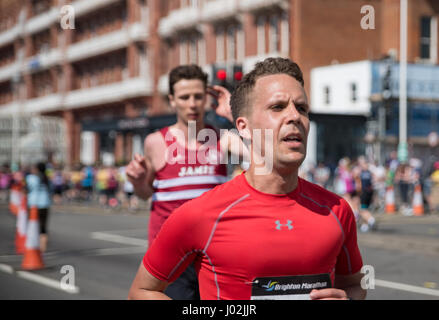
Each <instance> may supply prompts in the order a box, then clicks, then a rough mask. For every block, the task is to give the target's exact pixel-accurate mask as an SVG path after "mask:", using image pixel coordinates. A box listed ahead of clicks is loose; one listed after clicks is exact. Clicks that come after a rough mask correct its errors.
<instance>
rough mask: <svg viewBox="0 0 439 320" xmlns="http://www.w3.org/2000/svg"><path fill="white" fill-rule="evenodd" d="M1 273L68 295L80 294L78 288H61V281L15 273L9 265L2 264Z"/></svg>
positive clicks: (23, 272)
mask: <svg viewBox="0 0 439 320" xmlns="http://www.w3.org/2000/svg"><path fill="white" fill-rule="evenodd" d="M0 271H2V272H5V273H8V274H12V275H15V276H17V277H18V278H22V279H25V280H29V281H33V282H36V283H39V284H42V285H44V286H46V287H50V288H53V289H58V290H61V291H64V292H67V293H72V294H77V293H79V288H78V287H76V286H71V285H70V286H67V287H64V288H63V287H61V281H57V280H53V279H50V278H46V277H43V276H40V275H38V274H34V273H30V272H27V271H17V272H14V268H12V267H11V266H9V265H7V264H0Z"/></svg>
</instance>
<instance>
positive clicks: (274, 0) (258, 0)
mask: <svg viewBox="0 0 439 320" xmlns="http://www.w3.org/2000/svg"><path fill="white" fill-rule="evenodd" d="M288 5H289V4H288V1H287V0H240V1H239V9H241V10H243V11H258V10H262V9H265V8H270V7H273V6H279V7H281V8H282V9H286V8H288Z"/></svg>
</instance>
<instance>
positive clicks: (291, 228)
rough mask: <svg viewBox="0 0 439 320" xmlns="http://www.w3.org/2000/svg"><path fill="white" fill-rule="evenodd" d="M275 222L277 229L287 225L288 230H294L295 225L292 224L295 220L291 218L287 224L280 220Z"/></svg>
mask: <svg viewBox="0 0 439 320" xmlns="http://www.w3.org/2000/svg"><path fill="white" fill-rule="evenodd" d="M275 222H276V229H277V230H281V229H282V227H287V228H288V230H293V226H292V225H291V223H292V222H293V221H291V220H287V223H286V224H282V223H280V220H276V221H275Z"/></svg>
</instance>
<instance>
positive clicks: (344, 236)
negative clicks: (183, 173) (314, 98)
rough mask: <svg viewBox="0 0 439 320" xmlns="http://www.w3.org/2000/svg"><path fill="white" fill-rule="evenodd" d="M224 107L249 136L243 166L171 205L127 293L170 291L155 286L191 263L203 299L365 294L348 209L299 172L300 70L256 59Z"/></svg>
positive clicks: (303, 104) (305, 110)
mask: <svg viewBox="0 0 439 320" xmlns="http://www.w3.org/2000/svg"><path fill="white" fill-rule="evenodd" d="M231 107H232V113H233V118H234V120H235V124H236V127H237V129H238V131H239V132H240V134H241V136H242V137H243V138H244V139H247V140H250V141H251V147H252V157H251V162H250V167H249V169H248V170H247V171H246V172H245V173H243V174H241V175H239V176H237V177H236V178H234V179H233V180H231V181H229V182H227V183H225V184H223V185H220V186H218V187H216V188H214V189H213V190H211V191H209V192H206V193H205V194H203V195H202V196H201V197H199V198H197V199H195V200H192V201H189V202H187V203H185V204H184V205H183V206H181V207H180V208H178V209H177V210H175V212H174V213H173V214H172V215H171V216H170V218H169V219H168V220H167V221H166V222H165V224H164V225H163V227H162V229H161V231H160V233H159V234H158V236H157V238H156V240H155V241H154V243H153V244H152V246H151V247H150V248H149V250H148V251H147V253H146V254H145V256H144V258H143V261H142V263H141V264H140V267H139V270H138V273H137V275H136V277H135V279H134V281H133V284H132V286H131V289H130V293H129V298H131V299H169V297H168V296H166V295H165V294H164V293H163V291H164V289H165V288H166V287H167V285H168V284H169V283H172V282H173V281H174V279H176V278H177V277H178V275H179V274H180V273H181V272H183V270H184V269H185V268H186V267H187V266H188V265H189V264H190V263H192V262H193V263H194V264H195V270H196V272H197V274H198V278H199V285H200V295H201V298H202V299H303V298H305V299H349V298H350V299H364V298H365V295H366V292H365V291H364V290H363V289H362V288H361V287H360V281H361V277H362V274H361V273H360V269H361V267H362V265H363V263H362V259H361V255H360V252H359V249H358V245H357V235H356V225H355V218H354V215H353V213H352V210H351V209H350V207H349V205H348V204H347V203H346V202H345V201H344V200H343V199H342V198H340V197H338V196H337V195H335V194H333V193H331V192H329V191H326V190H325V189H323V188H321V187H319V186H317V185H314V184H312V183H309V182H307V181H305V180H303V179H300V178H299V177H298V170H299V166H300V165H301V163H302V162H303V160H304V158H305V155H306V142H307V136H308V131H309V116H308V114H309V105H308V102H307V96H306V93H305V90H304V88H303V77H302V72H301V70H300V68H299V67H298V66H297V65H296V64H295V63H294V62H292V61H291V60H289V59H283V58H268V59H266V60H264V61H263V62H260V63H258V64H257V65H256V67H255V68H254V69H253V70H252V71H251V72H250V73H249V74H247V75H246V76H245V77H244V79H243V80H242V81H241V83H240V84H239V85H238V87H237V89H236V90H235V92H234V93H233V94H232V98H231ZM261 130H262V131H265V132H268V135H264V134H263V135H262V136H261V134H260V132H261ZM260 137H262V139H260ZM261 160H263V161H262V162H261ZM261 165H262V166H263V168H265V169H264V170H262V171H261V170H260V169H261V167H260V166H261ZM258 169H259V170H258Z"/></svg>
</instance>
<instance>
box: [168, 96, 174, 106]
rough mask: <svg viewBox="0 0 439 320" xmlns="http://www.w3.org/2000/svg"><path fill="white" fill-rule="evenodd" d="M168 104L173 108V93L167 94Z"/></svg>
mask: <svg viewBox="0 0 439 320" xmlns="http://www.w3.org/2000/svg"><path fill="white" fill-rule="evenodd" d="M168 99H169V104H170V105H171V107H172V109H175V101H174V95H172V94H168Z"/></svg>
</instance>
